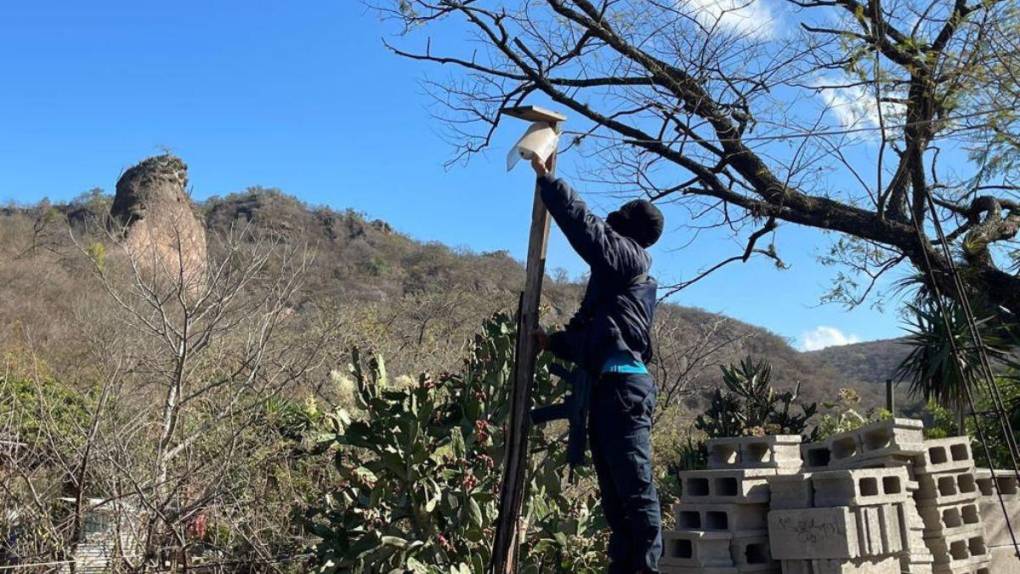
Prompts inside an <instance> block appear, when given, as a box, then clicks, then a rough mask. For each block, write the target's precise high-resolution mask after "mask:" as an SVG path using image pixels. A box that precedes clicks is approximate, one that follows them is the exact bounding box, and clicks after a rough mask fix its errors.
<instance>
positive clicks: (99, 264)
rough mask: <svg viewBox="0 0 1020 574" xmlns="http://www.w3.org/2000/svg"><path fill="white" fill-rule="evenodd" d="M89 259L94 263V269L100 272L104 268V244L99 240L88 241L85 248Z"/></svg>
mask: <svg viewBox="0 0 1020 574" xmlns="http://www.w3.org/2000/svg"><path fill="white" fill-rule="evenodd" d="M86 251H87V252H88V256H89V259H91V260H92V263H93V264H95V266H96V269H98V270H99V271H100V273H101V272H103V271H105V270H106V246H105V245H103V243H102V242H100V241H95V242H93V243H90V244H89V246H88V248H87V249H86Z"/></svg>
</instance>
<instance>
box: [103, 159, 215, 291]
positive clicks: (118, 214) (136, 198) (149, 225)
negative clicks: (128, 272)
mask: <svg viewBox="0 0 1020 574" xmlns="http://www.w3.org/2000/svg"><path fill="white" fill-rule="evenodd" d="M187 185H188V166H187V165H185V163H184V162H183V161H181V159H180V158H178V157H175V156H173V155H170V154H164V155H159V156H155V157H150V158H148V159H146V160H145V161H143V162H141V163H139V164H138V165H136V166H134V167H132V168H131V169H129V170H127V171H126V172H124V175H122V176H121V178H120V179H119V180H118V181H117V194H116V195H115V196H114V198H113V205H112V206H111V208H110V215H111V217H112V218H113V221H114V222H115V223H117V224H118V225H119V226H120V227H121V229H123V241H124V246H125V247H126V248H127V252H128V253H129V255H130V256H131V257H132V258H133V259H134V260H135V262H136V265H137V266H138V267H139V268H140V269H142V270H144V271H146V272H148V273H153V274H155V275H163V276H164V277H163V278H164V279H169V280H171V281H174V282H176V281H178V280H179V278H180V277H183V279H184V283H185V286H186V287H187V290H189V291H192V290H195V289H197V288H198V287H199V285H200V283H201V282H202V280H203V278H204V277H205V271H206V257H207V246H206V237H205V226H204V225H203V223H202V222H201V221H199V220H198V219H197V218H196V217H195V214H194V212H193V211H192V205H191V199H190V198H189V197H188V194H187V191H186V189H187Z"/></svg>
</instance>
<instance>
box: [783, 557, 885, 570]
mask: <svg viewBox="0 0 1020 574" xmlns="http://www.w3.org/2000/svg"><path fill="white" fill-rule="evenodd" d="M782 565H783V574H900V562H899V560H897V559H896V558H895V557H885V558H878V559H858V560H783V562H782Z"/></svg>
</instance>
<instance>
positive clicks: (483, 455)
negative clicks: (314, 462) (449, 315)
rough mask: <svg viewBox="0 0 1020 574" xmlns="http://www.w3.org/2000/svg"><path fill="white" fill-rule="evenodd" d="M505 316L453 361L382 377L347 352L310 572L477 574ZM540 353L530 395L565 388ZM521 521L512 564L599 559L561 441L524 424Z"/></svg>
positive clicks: (486, 524) (502, 396)
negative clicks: (528, 434) (451, 368)
mask: <svg viewBox="0 0 1020 574" xmlns="http://www.w3.org/2000/svg"><path fill="white" fill-rule="evenodd" d="M513 325H514V323H513V321H512V319H511V318H510V317H508V316H506V315H497V316H495V317H494V318H492V319H491V320H489V321H487V322H486V323H485V325H484V330H483V334H482V335H480V336H478V337H477V338H476V339H475V341H474V343H473V344H472V345H471V347H470V349H469V351H470V356H469V358H468V359H467V360H466V361H465V363H464V366H463V369H462V370H461V372H460V373H444V374H442V375H440V376H439V377H432V376H430V375H428V374H422V375H421V376H420V377H419V378H418V381H417V384H414V385H411V386H405V387H395V386H390V385H388V384H387V379H386V375H385V369H384V368H383V362H382V360H381V358H379V357H377V356H374V355H366V356H362V355H361V354H360V353H358V352H356V351H355V352H354V353H353V361H352V366H351V376H352V379H353V380H354V382H355V384H356V386H357V392H356V393H355V399H356V401H357V403H358V407H359V409H360V412H359V415H358V416H357V417H354V416H352V415H351V414H350V413H349V412H348V411H346V410H343V409H337V410H335V411H334V412H333V413H332V414H331V415H328V416H327V417H326V425H327V428H326V429H325V432H323V433H322V435H321V436H320V437H319V439H320V445H321V446H322V448H323V449H324V450H326V451H327V452H330V453H331V454H332V456H333V460H334V463H335V465H336V468H337V470H338V474H339V476H340V484H339V486H338V487H337V488H336V490H335V491H334V492H331V493H330V494H329V495H328V496H327V498H326V500H324V501H323V504H322V505H321V506H319V507H317V508H315V509H313V510H312V511H311V513H310V516H309V527H310V529H311V530H312V531H313V533H314V534H315V535H317V536H318V537H319V538H320V541H319V542H318V544H317V545H316V548H315V555H316V558H315V562H316V564H317V569H318V571H320V572H353V573H367V572H388V571H392V570H396V571H412V572H427V573H430V574H439V573H444V574H445V573H465V572H472V573H477V574H481V573H482V572H484V571H485V568H486V565H487V562H488V560H489V553H490V544H491V541H492V537H493V534H494V529H493V525H494V523H495V520H496V517H497V512H498V497H499V481H500V475H501V470H502V468H501V461H502V458H503V452H502V445H503V443H504V441H503V437H502V433H503V430H502V429H503V427H504V426H505V424H506V422H507V415H508V410H509V405H508V403H507V398H508V392H509V389H510V380H511V370H512V355H513V348H514V327H513ZM563 390H564V389H563V388H561V386H560V385H558V384H554V382H553V380H552V379H551V378H550V376H549V372H548V368H547V363H546V359H545V358H542V359H540V360H539V364H538V367H537V373H536V384H535V400H536V402H537V403H539V404H542V403H545V402H546V401H550V400H554V399H555V398H556V397H558V396H559V395H561V394H562V393H563ZM531 444H532V449H531V450H532V456H531V461H532V468H531V471H532V472H531V473H530V476H531V484H530V493H529V497H528V498H527V501H526V507H525V509H524V512H525V516H527V517H528V521H529V522H528V524H529V528H528V531H527V536H526V539H525V540H524V541H523V544H522V549H521V571H522V572H539V571H542V572H579V573H584V572H596V571H598V570H599V569H601V568H602V567H603V566H604V565H603V563H602V561H603V560H604V556H605V551H604V550H605V540H604V536H603V535H602V534H601V533H602V530H603V529H602V526H603V524H602V523H603V520H602V518H601V512H600V510H599V508H598V505H597V503H596V500H595V498H594V495H593V489H592V488H591V486H590V481H591V477H590V471H588V470H587V469H585V470H584V471H582V472H581V473H580V474H581V475H582V476H581V480H582V484H579V485H575V486H572V487H571V486H569V485H567V484H566V481H565V480H564V477H565V474H566V465H565V462H564V446H563V444H562V442H561V441H560V440H558V439H557V440H551V439H549V438H548V437H546V436H545V435H544V434H543V433H542V432H540V431H538V430H534V431H533V435H532V443H531Z"/></svg>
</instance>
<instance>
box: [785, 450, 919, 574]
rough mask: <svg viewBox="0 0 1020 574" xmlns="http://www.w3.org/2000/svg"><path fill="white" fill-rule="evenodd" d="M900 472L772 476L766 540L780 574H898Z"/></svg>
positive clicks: (905, 499) (903, 475) (903, 478)
mask: <svg viewBox="0 0 1020 574" xmlns="http://www.w3.org/2000/svg"><path fill="white" fill-rule="evenodd" d="M909 482H910V481H909V478H908V474H907V471H906V468H904V467H898V468H867V469H842V470H827V471H822V472H814V473H802V474H799V475H794V476H782V477H775V478H773V479H771V480H770V481H769V486H770V489H771V493H772V505H771V511H770V512H769V540H770V543H771V548H772V555H773V556H775V557H776V559H778V560H780V561H781V562H782V566H783V572H784V573H788V572H794V573H801V572H805V573H810V574H816V573H821V572H838V573H847V574H850V573H853V574H864V573H869V574H874V573H884V572H889V573H897V574H898V573H899V572H900V571H901V566H902V565H901V560H900V557H901V556H902V555H903V554H904V553H905V551H906V550H907V548H906V546H905V543H906V538H905V533H906V528H905V524H904V523H903V513H902V512H901V510H900V507H902V506H903V505H905V504H908V503H909V502H910V493H909V490H908V484H909Z"/></svg>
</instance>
